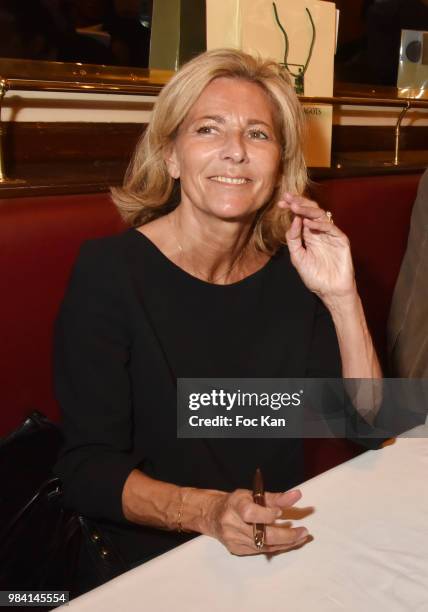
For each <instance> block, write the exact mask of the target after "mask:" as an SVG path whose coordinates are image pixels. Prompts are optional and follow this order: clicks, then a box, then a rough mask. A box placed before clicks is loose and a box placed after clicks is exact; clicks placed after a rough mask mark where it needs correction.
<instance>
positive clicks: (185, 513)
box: [179, 487, 227, 536]
mask: <svg viewBox="0 0 428 612" xmlns="http://www.w3.org/2000/svg"><path fill="white" fill-rule="evenodd" d="M182 491H183V493H182V500H183V502H182V504H181V508H180V516H179V518H180V527H181V530H182V531H187V532H189V531H194V532H197V533H201V534H203V535H209V536H215V532H216V526H215V525H216V519H215V517H216V515H217V508H218V506H219V504H221V503H222V501H223V500H224V498H225V496H226V495H227V493H225V492H224V491H217V490H214V489H196V488H195V489H193V488H186V487H183V489H182Z"/></svg>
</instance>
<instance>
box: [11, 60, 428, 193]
mask: <svg viewBox="0 0 428 612" xmlns="http://www.w3.org/2000/svg"><path fill="white" fill-rule="evenodd" d="M173 74H174V73H173V72H171V71H168V70H152V69H150V70H146V69H142V68H123V67H112V66H102V65H91V64H80V63H74V64H73V63H62V62H44V61H33V60H13V59H0V183H3V184H5V183H6V184H7V183H12V182H16V181H17V180H19V179H9V178H8V177H7V176H6V175H5V172H4V158H3V147H2V142H1V141H2V135H3V126H2V122H1V105H2V101H3V98H4V96H5V95H6V93H7V91H9V90H19V91H45V92H46V91H48V92H68V93H75V92H80V93H100V94H116V95H117V94H129V95H146V96H157V95H158V94H159V92H160V91H161V89H162V87H163V86H164V85H165V84H166V83H167V82H168V80H169V79H170V78H171V76H172V75H173ZM299 99H300V101H301V102H302V104H328V105H333V106H377V107H394V108H397V109H400V113H399V116H398V118H397V122H396V125H395V157H394V160H393V162H391V164H392V165H395V166H398V165H399V151H400V129H401V123H402V120H403V118H404V116H405V114H406V113H407V112H408V111H409V110H410V109H425V110H428V100H421V99H414V98H397V97H395V98H394V97H370V96H367V95H366V96H349V95H348V96H332V97H308V96H300V97H299Z"/></svg>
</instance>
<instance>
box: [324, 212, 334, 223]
mask: <svg viewBox="0 0 428 612" xmlns="http://www.w3.org/2000/svg"><path fill="white" fill-rule="evenodd" d="M325 214H326V217H327V219H328V222H329V223H334V221H333V215H332V213H331V212H330V211H329V210H326V212H325Z"/></svg>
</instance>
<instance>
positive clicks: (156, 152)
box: [112, 49, 307, 254]
mask: <svg viewBox="0 0 428 612" xmlns="http://www.w3.org/2000/svg"><path fill="white" fill-rule="evenodd" d="M219 77H227V78H232V79H244V80H245V81H249V82H251V83H256V84H257V85H259V86H260V87H262V89H263V90H264V91H265V92H266V93H267V95H268V96H269V98H270V99H271V101H272V103H273V105H274V119H275V122H276V128H277V132H278V136H279V139H280V146H281V153H282V171H281V173H280V174H281V180H280V183H279V185H278V186H277V187H276V189H275V191H274V193H273V195H272V198H271V199H270V201H269V202H267V203H266V204H265V205H264V206H263V207H262V208H261V209H260V210H259V212H258V214H257V216H256V219H255V221H254V226H253V234H252V237H251V238H252V240H253V242H254V245H255V246H256V248H258V249H259V250H262V251H264V252H266V253H270V254H271V253H273V252H275V250H276V249H277V248H278V246H279V245H280V244H283V243H284V242H285V232H286V230H287V229H288V226H289V214H288V213H287V212H284V211H283V210H282V209H279V208H278V207H277V206H275V202H277V201H278V199H279V195H280V194H281V193H284V192H285V191H289V192H292V193H298V194H301V193H303V191H304V189H305V187H306V184H307V172H306V165H305V161H304V158H303V152H302V139H303V113H302V109H301V106H300V103H299V101H298V99H297V96H296V94H295V92H294V89H293V87H292V84H291V81H290V77H289V75H288V73H287V72H286V71H285V70H284V69H282V68H281V67H280V66H279V65H278V64H277V63H276V62H274V61H271V60H263V59H260V58H255V57H253V56H251V55H248V54H247V53H244V52H242V51H238V50H236V49H216V50H213V51H208V52H206V53H203V54H202V55H199V56H198V57H195V58H194V59H193V60H191V61H190V62H188V63H187V64H185V65H184V66H183V67H182V68H181V70H179V71H178V72H177V74H176V75H175V76H174V77H173V78H172V79H171V80H170V81H169V83H168V84H167V85H166V86H165V87H164V88H163V90H162V91H161V93H160V94H159V97H158V99H157V102H156V104H155V106H154V109H153V114H152V118H151V121H150V123H149V125H148V127H147V129H146V131H145V133H144V134H143V136H142V138H141V139H140V141H139V143H138V145H137V147H136V150H135V153H134V157H133V159H132V161H131V163H130V165H129V167H128V170H127V172H126V175H125V181H124V184H123V187H122V188H114V189H112V195H113V200H114V202H115V203H116V205H117V207H118V209H119V211H120V213H121V215H122V217H123V218H124V220H125V221H126V222H127V223H129V224H130V225H132V226H134V227H137V226H139V225H143V224H145V223H148V222H149V221H152V220H154V219H156V218H158V217H161V216H162V215H165V214H167V213H169V212H171V210H173V209H174V208H175V207H176V206H177V204H178V203H179V200H180V192H179V179H173V178H172V177H171V176H170V175H169V173H168V169H167V165H166V162H165V153H166V151H167V148H168V147H169V146H170V145H171V143H172V142H173V141H174V139H175V137H176V135H177V132H178V129H179V127H180V125H181V123H182V122H183V120H184V118H185V117H186V115H187V113H188V112H189V110H190V109H191V107H192V106H193V104H194V103H195V102H196V100H197V99H198V97H199V96H200V95H201V93H202V91H203V90H204V89H205V87H206V86H207V85H209V83H210V82H211V81H213V80H214V79H216V78H219Z"/></svg>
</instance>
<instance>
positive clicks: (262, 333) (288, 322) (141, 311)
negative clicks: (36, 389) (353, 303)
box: [55, 229, 341, 563]
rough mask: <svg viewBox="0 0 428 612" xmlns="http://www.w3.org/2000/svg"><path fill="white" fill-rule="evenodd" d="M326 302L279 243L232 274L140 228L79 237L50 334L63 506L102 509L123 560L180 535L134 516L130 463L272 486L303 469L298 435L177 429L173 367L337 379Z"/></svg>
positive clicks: (283, 486) (197, 480)
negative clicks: (265, 257)
mask: <svg viewBox="0 0 428 612" xmlns="http://www.w3.org/2000/svg"><path fill="white" fill-rule="evenodd" d="M340 376H341V364H340V355H339V350H338V344H337V339H336V334H335V331H334V326H333V323H332V320H331V317H330V315H329V313H328V311H327V310H326V309H325V308H324V306H323V305H322V304H321V302H320V301H319V300H318V298H316V296H314V294H312V293H311V292H310V291H308V289H306V287H305V286H304V284H303V282H302V281H301V279H300V277H299V275H298V274H297V272H296V271H295V269H294V268H293V266H292V265H291V262H290V257H289V253H288V250H287V249H286V248H283V249H281V250H280V251H279V252H278V253H277V255H276V256H274V257H273V258H272V259H270V260H269V261H268V263H267V264H266V265H265V266H264V267H263V268H262V269H261V270H259V271H257V272H255V273H254V274H252V275H250V276H249V277H247V278H245V279H243V280H241V281H239V282H236V283H233V284H231V285H214V284H210V283H207V282H205V281H202V280H200V279H197V278H195V277H193V276H192V275H190V274H188V273H186V272H185V271H184V270H182V269H181V268H179V267H178V266H176V265H175V264H174V263H172V262H171V261H170V260H169V259H167V258H166V257H165V256H164V255H163V254H162V252H161V251H160V250H159V249H158V248H157V247H156V246H155V245H154V244H153V243H152V242H151V241H150V240H149V239H148V238H146V237H145V236H144V235H143V234H141V233H140V232H138V230H135V229H130V230H128V231H126V232H124V233H123V234H121V235H119V236H114V237H110V238H103V239H99V240H94V241H90V242H87V243H86V244H85V245H84V246H83V247H82V249H81V253H80V255H79V258H78V261H77V263H76V265H75V268H74V271H73V274H72V278H71V281H70V285H69V288H68V291H67V293H66V296H65V298H64V301H63V304H62V308H61V311H60V315H59V318H58V320H57V326H56V333H55V384H56V393H57V397H58V400H59V402H60V405H61V409H62V414H63V426H64V431H65V435H66V445H65V448H64V450H63V453H62V455H61V457H60V460H59V462H58V464H57V468H56V471H57V473H58V475H59V476H60V477H61V479H62V481H63V485H64V498H65V503H66V505H67V506H68V507H71V508H73V509H76V510H77V511H79V512H80V513H82V514H84V515H86V516H88V517H92V518H95V519H97V520H98V521H100V522H101V524H102V525H104V528H105V529H107V530H108V531H109V534H110V537H111V538H112V539H113V540H114V541H115V543H116V544H117V545H118V547H119V549H120V550H121V552H122V554H123V556H124V557H125V560H126V561H127V562H128V563H134V562H136V561H137V560H138V559H142V558H143V557H145V556H148V555H152V554H156V553H160V552H163V551H164V550H167V549H168V548H171V547H173V546H175V545H177V544H179V543H181V542H183V541H184V539H185V538H186V537H188V536H185V535H182V534H177V533H174V532H166V531H161V530H157V529H153V528H148V527H141V526H137V525H133V524H131V523H129V522H128V521H127V520H126V519H125V517H124V515H123V511H122V504H121V495H122V490H123V486H124V484H125V481H126V479H127V477H128V475H129V473H130V472H131V470H132V469H134V468H136V467H138V468H140V469H141V470H143V471H144V472H145V473H146V474H148V475H149V476H151V477H153V478H156V479H159V480H163V481H166V482H172V483H175V484H177V485H181V486H191V487H202V488H213V489H221V490H227V491H231V490H234V489H235V488H237V487H245V488H250V486H251V480H252V477H253V474H254V470H255V468H256V467H260V468H261V469H262V471H263V474H264V477H265V481H266V482H265V486H266V489H267V490H272V491H275V490H276V491H284V490H287V489H288V488H290V487H292V486H295V485H296V484H298V483H299V482H301V481H302V479H303V452H302V443H301V441H300V440H294V439H287V440H281V439H270V440H261V439H257V440H255V439H252V440H245V439H244V440H242V439H241V440H231V439H228V440H221V439H210V440H194V439H192V440H190V439H177V435H176V422H177V415H176V379H177V378H179V377H188V378H199V377H200V378H209V377H218V378H220V377H223V378H227V377H229V378H240V377H241V378H252V377H259V378H263V377H267V378H275V377H281V378H284V377H340Z"/></svg>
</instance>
